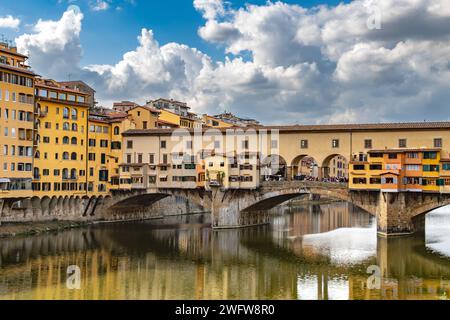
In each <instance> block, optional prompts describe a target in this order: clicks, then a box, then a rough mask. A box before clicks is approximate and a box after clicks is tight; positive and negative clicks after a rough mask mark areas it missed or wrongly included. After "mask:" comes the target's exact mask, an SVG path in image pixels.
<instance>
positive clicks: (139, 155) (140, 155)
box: [138, 153, 142, 163]
mask: <svg viewBox="0 0 450 320" xmlns="http://www.w3.org/2000/svg"><path fill="white" fill-rule="evenodd" d="M138 163H142V153H139V154H138Z"/></svg>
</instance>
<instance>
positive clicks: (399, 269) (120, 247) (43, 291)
mask: <svg viewBox="0 0 450 320" xmlns="http://www.w3.org/2000/svg"><path fill="white" fill-rule="evenodd" d="M426 226H427V229H426V236H425V237H407V238H397V239H389V240H386V239H384V238H379V237H377V232H376V221H375V219H374V218H373V217H371V216H370V215H369V214H367V213H365V212H362V211H361V210H359V209H357V208H355V207H353V206H351V205H349V204H347V203H330V204H323V205H304V206H296V207H287V206H285V207H279V208H278V209H277V210H276V211H275V212H274V216H273V221H272V223H271V225H268V226H263V227H258V228H249V229H242V230H226V231H220V232H213V231H212V230H211V228H210V221H209V217H208V215H191V216H183V217H170V218H166V219H164V220H153V221H146V222H135V223H123V224H104V225H95V226H91V227H88V228H84V229H78V230H70V231H66V232H61V233H57V234H46V235H39V236H33V237H23V238H11V239H3V240H0V299H187V300H192V299H294V300H296V299H300V300H311V299H312V300H316V299H329V300H332V299H334V300H336V299H337V300H347V299H447V298H449V297H450V209H449V208H444V209H441V210H440V211H436V212H434V213H431V214H429V215H428V217H427V221H426ZM68 268H69V269H68ZM368 269H369V270H368ZM368 271H369V273H368ZM68 272H69V273H68ZM378 275H379V277H378ZM78 287H79V289H77V288H78Z"/></svg>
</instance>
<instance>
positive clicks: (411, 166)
mask: <svg viewBox="0 0 450 320" xmlns="http://www.w3.org/2000/svg"><path fill="white" fill-rule="evenodd" d="M406 171H420V166H419V165H418V164H408V165H406Z"/></svg>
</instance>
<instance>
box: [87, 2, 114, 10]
mask: <svg viewBox="0 0 450 320" xmlns="http://www.w3.org/2000/svg"><path fill="white" fill-rule="evenodd" d="M89 7H90V9H91V10H92V11H105V10H108V9H109V3H108V2H107V1H102V0H95V1H91V2H90V4H89Z"/></svg>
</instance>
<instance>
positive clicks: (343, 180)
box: [263, 175, 348, 183]
mask: <svg viewBox="0 0 450 320" xmlns="http://www.w3.org/2000/svg"><path fill="white" fill-rule="evenodd" d="M263 180H264V181H266V182H269V181H286V180H287V179H286V178H285V177H284V176H281V175H275V176H264V177H263ZM294 180H295V181H314V182H326V183H348V179H347V178H338V177H328V178H322V179H319V178H318V177H313V176H307V175H300V176H295V177H294Z"/></svg>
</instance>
